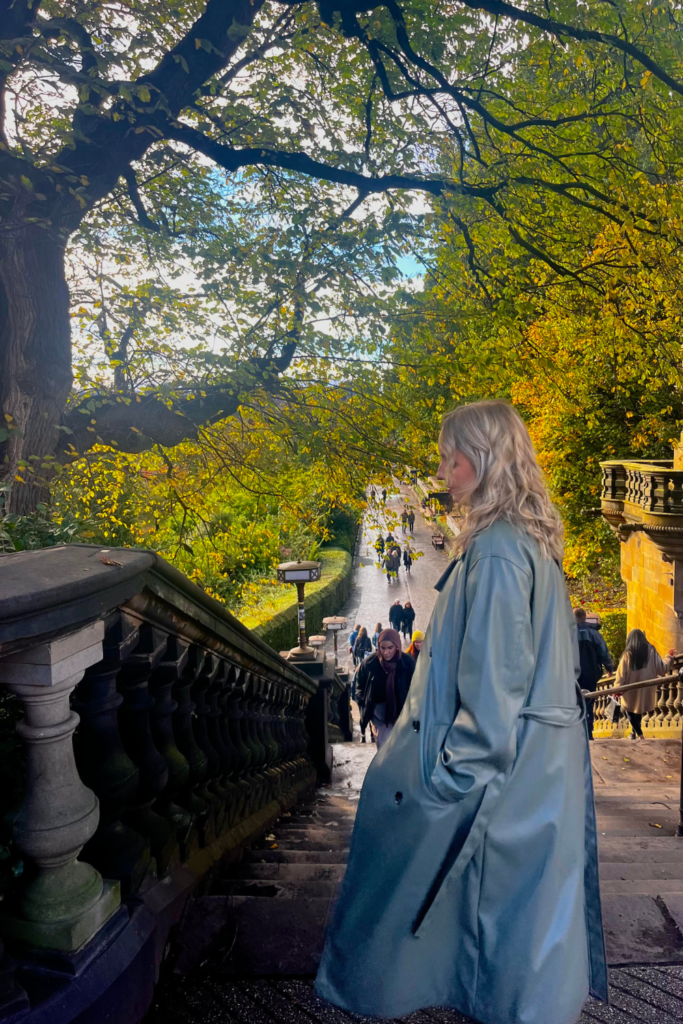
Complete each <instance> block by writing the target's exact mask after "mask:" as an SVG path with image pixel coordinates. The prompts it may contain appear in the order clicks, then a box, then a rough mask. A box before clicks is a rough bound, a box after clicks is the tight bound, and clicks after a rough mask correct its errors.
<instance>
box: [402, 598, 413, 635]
mask: <svg viewBox="0 0 683 1024" xmlns="http://www.w3.org/2000/svg"><path fill="white" fill-rule="evenodd" d="M414 622H415V609H414V608H413V606H412V604H411V603H410V601H406V603H405V604H404V606H403V615H402V616H401V632H402V633H403V639H404V640H410V637H411V634H412V632H413V623H414Z"/></svg>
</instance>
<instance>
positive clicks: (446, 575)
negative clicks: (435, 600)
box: [434, 555, 460, 592]
mask: <svg viewBox="0 0 683 1024" xmlns="http://www.w3.org/2000/svg"><path fill="white" fill-rule="evenodd" d="M459 561H460V556H459V555H458V557H457V558H454V559H453V561H452V562H451V564H450V565H449V566H448V568H447V569H446V571H445V573H444V574H443V576H442V577H441V578H440V579H438V580H437V581H436V583H435V584H434V590H438V591H439V592H441V591H442V590H443V588H444V587H445V586H446V583H447V582H448V578H449V576H450V575H451V573H452V572H453V570H454V569H455V567H456V565H457V564H458V562H459Z"/></svg>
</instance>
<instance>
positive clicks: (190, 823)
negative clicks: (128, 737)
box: [149, 636, 199, 861]
mask: <svg viewBox="0 0 683 1024" xmlns="http://www.w3.org/2000/svg"><path fill="white" fill-rule="evenodd" d="M187 657H188V652H187V644H186V643H183V642H182V641H181V640H179V639H178V638H177V637H175V636H171V637H169V639H168V643H167V645H166V651H165V653H164V656H163V658H162V659H161V661H160V662H159V663H158V665H157V667H156V668H155V669H154V671H153V672H152V675H151V677H150V680H149V692H150V694H151V695H152V696H153V697H154V701H155V704H154V707H153V708H152V710H151V712H150V726H151V729H152V739H153V740H154V745H155V746H156V748H157V750H158V751H159V753H160V754H161V756H162V757H163V758H164V760H165V761H166V766H167V768H168V780H167V782H166V785H165V786H164V789H163V791H162V793H161V795H160V796H159V797H158V798H157V800H156V803H155V805H154V809H155V810H156V811H158V813H159V814H161V815H162V816H163V817H164V818H166V819H167V820H168V821H169V822H170V823H171V825H172V827H173V829H174V831H175V833H176V836H177V838H178V843H179V846H180V856H181V859H182V860H183V861H185V860H187V859H188V858H189V857H190V856H191V854H192V852H193V851H194V850H196V849H198V848H199V842H198V839H197V827H196V824H195V820H194V818H193V816H192V814H191V813H190V812H189V811H188V810H186V809H185V808H184V807H181V806H180V804H178V803H176V797H177V796H178V795H179V794H180V793H181V792H182V791H183V790H184V789H185V788H186V787H187V784H188V781H189V778H190V766H189V764H188V762H187V759H186V758H185V757H184V755H183V754H181V752H180V750H178V747H177V745H176V740H175V736H174V733H173V712H174V711H175V710H176V709H177V706H178V705H177V704H176V702H175V701H174V700H173V698H172V697H171V690H172V688H173V686H174V685H175V684H176V683H177V682H178V679H179V678H180V675H181V672H182V670H183V668H184V666H185V663H186V661H187Z"/></svg>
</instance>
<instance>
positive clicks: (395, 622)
mask: <svg viewBox="0 0 683 1024" xmlns="http://www.w3.org/2000/svg"><path fill="white" fill-rule="evenodd" d="M402 621H403V605H402V604H401V602H400V601H394V603H393V604H392V606H391V607H390V609H389V622H390V623H391V628H392V629H395V630H396V632H397V633H398V631H399V630H400V628H401V622H402Z"/></svg>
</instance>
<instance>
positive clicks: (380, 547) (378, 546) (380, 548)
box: [375, 533, 384, 558]
mask: <svg viewBox="0 0 683 1024" xmlns="http://www.w3.org/2000/svg"><path fill="white" fill-rule="evenodd" d="M375 551H376V552H377V554H378V555H379V557H380V558H381V557H382V555H383V554H384V537H383V536H382V534H381V533H380V535H379V537H378V538H377V540H376V541H375Z"/></svg>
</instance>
